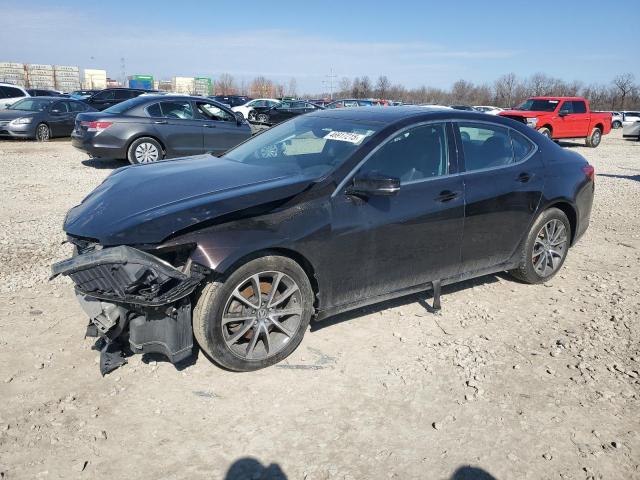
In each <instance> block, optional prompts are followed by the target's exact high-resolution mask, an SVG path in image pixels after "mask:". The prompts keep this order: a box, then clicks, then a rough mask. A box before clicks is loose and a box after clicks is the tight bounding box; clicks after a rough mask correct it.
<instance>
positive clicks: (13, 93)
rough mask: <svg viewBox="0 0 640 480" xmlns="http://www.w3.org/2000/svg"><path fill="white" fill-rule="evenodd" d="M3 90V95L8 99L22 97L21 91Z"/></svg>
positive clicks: (15, 89)
mask: <svg viewBox="0 0 640 480" xmlns="http://www.w3.org/2000/svg"><path fill="white" fill-rule="evenodd" d="M3 88H4V92H5V94H6V95H7V97H9V98H15V97H24V93H22V90H19V89H17V88H13V87H3Z"/></svg>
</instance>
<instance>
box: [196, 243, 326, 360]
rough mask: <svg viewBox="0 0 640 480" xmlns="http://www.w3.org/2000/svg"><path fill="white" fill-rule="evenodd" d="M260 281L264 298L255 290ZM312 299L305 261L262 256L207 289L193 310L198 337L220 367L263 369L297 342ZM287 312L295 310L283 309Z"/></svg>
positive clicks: (215, 281)
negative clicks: (273, 290) (273, 291)
mask: <svg viewBox="0 0 640 480" xmlns="http://www.w3.org/2000/svg"><path fill="white" fill-rule="evenodd" d="M278 275H281V276H280V279H279V280H278ZM256 277H257V280H254V278H256ZM257 284H259V288H258V290H259V291H260V296H259V298H258V296H256V295H255V294H254V292H255V290H256V289H255V287H254V285H257ZM274 284H275V285H276V290H275V293H274V294H272V293H271V292H272V289H273V286H274ZM296 287H297V288H296ZM289 292H290V294H288V295H287V293H289ZM239 298H242V299H243V300H242V301H239V300H238V299H239ZM313 301H314V295H313V290H312V288H311V284H310V283H309V279H308V278H307V275H306V273H305V272H304V270H303V269H302V267H300V265H298V264H297V263H296V262H294V261H293V260H291V259H290V258H287V257H281V256H274V255H268V256H264V257H259V258H256V259H253V260H250V261H248V262H247V263H245V264H243V265H241V266H240V267H238V268H237V269H236V270H235V271H233V272H232V273H230V274H229V275H227V276H225V278H223V279H213V280H212V281H210V282H209V283H207V284H206V285H205V286H204V288H202V290H201V292H200V296H199V298H198V300H197V302H196V305H195V307H194V309H193V332H194V336H195V338H196V340H197V342H198V344H199V345H200V348H201V349H202V350H203V351H204V352H205V353H206V354H207V355H208V356H209V358H210V359H212V360H213V361H214V362H215V363H217V364H218V365H220V366H221V367H223V368H226V369H228V370H232V371H238V372H248V371H253V370H259V369H261V368H265V367H268V366H271V365H274V364H276V363H278V362H280V361H282V360H283V359H285V358H286V357H288V356H289V355H290V354H291V353H292V352H293V351H294V350H295V349H296V348H297V347H298V345H299V344H300V342H301V341H302V337H304V334H305V331H306V330H307V327H308V325H309V321H310V319H311V315H312V314H313V312H314V308H313ZM251 304H252V305H253V306H254V307H255V308H252V307H251V306H250V305H251ZM258 304H259V306H258ZM270 305H272V308H271V309H269V306H270ZM285 311H288V312H290V313H288V314H284V315H283V314H282V313H279V312H285ZM294 312H295V313H294ZM272 315H273V316H272ZM223 318H224V321H223ZM233 318H238V320H237V321H234V320H232V319H233ZM274 319H275V320H274ZM285 332H287V333H286V334H285ZM265 333H266V336H265Z"/></svg>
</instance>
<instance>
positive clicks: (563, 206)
mask: <svg viewBox="0 0 640 480" xmlns="http://www.w3.org/2000/svg"><path fill="white" fill-rule="evenodd" d="M550 208H557V209H558V210H561V211H562V212H563V213H564V214H565V215H566V216H567V219H568V220H569V226H570V227H571V241H570V242H569V244H570V245H573V242H574V240H575V238H576V231H577V227H578V212H577V210H576V207H575V206H574V205H572V204H571V202H569V201H567V200H562V199H559V200H555V201H552V202H550V203H549V204H547V205H546V206H545V207H544V208H542V209H540V212H539V213H538V215H537V216H536V219H537V218H538V217H539V216H540V215H542V213H543V212H545V211H547V210H549V209H550Z"/></svg>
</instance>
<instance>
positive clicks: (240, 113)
mask: <svg viewBox="0 0 640 480" xmlns="http://www.w3.org/2000/svg"><path fill="white" fill-rule="evenodd" d="M233 113H235V114H236V118H237V117H240V118H242V119H243V120H244V113H242V112H233Z"/></svg>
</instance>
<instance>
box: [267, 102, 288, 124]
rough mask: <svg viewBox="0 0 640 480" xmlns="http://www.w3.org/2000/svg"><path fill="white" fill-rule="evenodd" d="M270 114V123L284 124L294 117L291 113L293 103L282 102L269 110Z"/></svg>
mask: <svg viewBox="0 0 640 480" xmlns="http://www.w3.org/2000/svg"><path fill="white" fill-rule="evenodd" d="M268 114H269V122H270V123H280V122H284V121H285V120H287V119H289V118H291V117H292V116H293V114H292V113H291V102H282V103H280V104H279V105H276V106H275V107H273V108H272V109H271V110H269V112H268Z"/></svg>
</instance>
